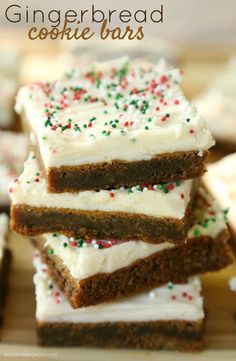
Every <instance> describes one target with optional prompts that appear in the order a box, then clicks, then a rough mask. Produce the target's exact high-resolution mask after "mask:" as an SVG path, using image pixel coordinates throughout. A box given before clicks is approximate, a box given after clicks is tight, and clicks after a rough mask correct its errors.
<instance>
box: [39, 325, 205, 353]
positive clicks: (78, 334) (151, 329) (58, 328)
mask: <svg viewBox="0 0 236 361" xmlns="http://www.w3.org/2000/svg"><path fill="white" fill-rule="evenodd" d="M203 330H204V322H203V321H195V322H194V321H192V322H189V321H188V322H187V321H178V320H177V321H152V322H114V323H111V322H106V323H93V324H87V323H85V324H83V323H80V324H74V323H66V322H65V323H49V322H38V324H37V336H38V343H39V345H43V346H89V347H91V346H92V347H106V348H136V349H149V350H156V349H167V350H179V351H200V350H202V349H203V346H204V345H203Z"/></svg>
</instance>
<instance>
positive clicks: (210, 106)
mask: <svg viewBox="0 0 236 361" xmlns="http://www.w3.org/2000/svg"><path fill="white" fill-rule="evenodd" d="M235 77H236V57H233V58H231V59H230V60H229V62H228V64H227V65H226V66H225V68H224V69H223V70H222V72H221V73H220V74H219V76H218V77H217V78H216V80H215V81H214V82H213V83H212V84H211V85H210V87H209V88H208V89H206V90H205V91H204V92H203V93H202V94H200V95H199V96H198V97H197V98H196V99H195V104H196V106H197V108H198V110H199V113H200V114H201V115H202V116H203V117H204V120H205V121H206V124H207V126H208V127H209V129H210V130H211V132H212V134H213V136H214V137H215V139H216V146H217V147H218V146H220V148H222V149H224V150H226V151H230V152H235V151H236V127H235V114H236V103H235V98H236V82H235Z"/></svg>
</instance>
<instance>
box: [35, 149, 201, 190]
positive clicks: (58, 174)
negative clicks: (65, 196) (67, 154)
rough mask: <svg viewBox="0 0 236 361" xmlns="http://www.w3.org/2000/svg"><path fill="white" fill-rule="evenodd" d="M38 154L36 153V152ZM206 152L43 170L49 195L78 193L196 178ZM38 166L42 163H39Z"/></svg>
mask: <svg viewBox="0 0 236 361" xmlns="http://www.w3.org/2000/svg"><path fill="white" fill-rule="evenodd" d="M37 153H38V152H37ZM207 156H208V152H205V153H204V154H203V155H202V156H200V155H199V152H198V151H188V152H176V153H168V154H161V155H157V156H156V157H155V158H152V159H150V160H143V161H135V162H125V161H120V160H114V161H112V162H110V163H98V164H86V165H81V166H63V167H58V168H56V167H52V168H49V169H48V170H47V171H45V175H46V176H47V182H48V191H49V192H51V193H61V192H78V191H82V190H97V189H110V188H114V189H116V188H119V187H122V186H127V187H129V186H133V185H136V184H144V183H147V184H155V183H162V182H172V181H176V180H185V179H192V178H197V177H200V176H201V175H203V174H204V172H205V161H206V158H207ZM41 167H42V168H44V167H43V164H42V162H41Z"/></svg>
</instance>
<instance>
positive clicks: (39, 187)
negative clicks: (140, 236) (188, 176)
mask: <svg viewBox="0 0 236 361" xmlns="http://www.w3.org/2000/svg"><path fill="white" fill-rule="evenodd" d="M178 184H179V185H178V186H177V185H176V183H173V189H171V190H169V191H168V193H165V192H164V191H163V189H159V188H158V185H156V186H155V187H154V188H155V190H149V189H148V188H147V187H145V188H144V189H142V190H137V188H136V187H133V188H129V189H125V188H120V189H116V190H112V191H109V190H100V191H98V192H96V191H83V192H79V193H60V194H52V193H48V192H47V184H46V180H45V179H44V178H43V177H42V176H41V173H40V169H39V165H38V163H37V161H36V159H35V156H34V154H33V153H31V154H30V156H29V158H28V160H27V161H26V162H25V167H24V171H23V173H22V174H21V175H20V177H19V178H18V180H17V181H16V182H15V183H13V184H12V185H11V189H10V192H11V195H12V202H13V204H26V205H30V206H34V207H57V208H69V209H79V210H89V211H91V210H97V211H107V212H111V211H114V212H127V213H138V214H145V215H148V216H153V217H172V218H177V219H182V218H183V217H184V215H185V211H186V208H187V205H188V203H189V201H190V194H191V189H192V184H193V181H192V180H186V181H183V182H180V183H178ZM138 189H141V188H138ZM39 194H40V197H38V195H39Z"/></svg>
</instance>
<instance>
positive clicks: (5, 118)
mask: <svg viewBox="0 0 236 361" xmlns="http://www.w3.org/2000/svg"><path fill="white" fill-rule="evenodd" d="M0 53H1V58H0V94H1V97H0V129H4V130H6V129H8V130H12V129H13V128H14V126H15V124H14V123H15V121H16V115H15V114H14V112H13V109H14V100H15V95H16V91H17V87H18V81H19V79H18V66H19V60H20V53H19V51H18V50H17V49H15V48H11V47H9V44H7V46H2V45H0Z"/></svg>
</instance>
